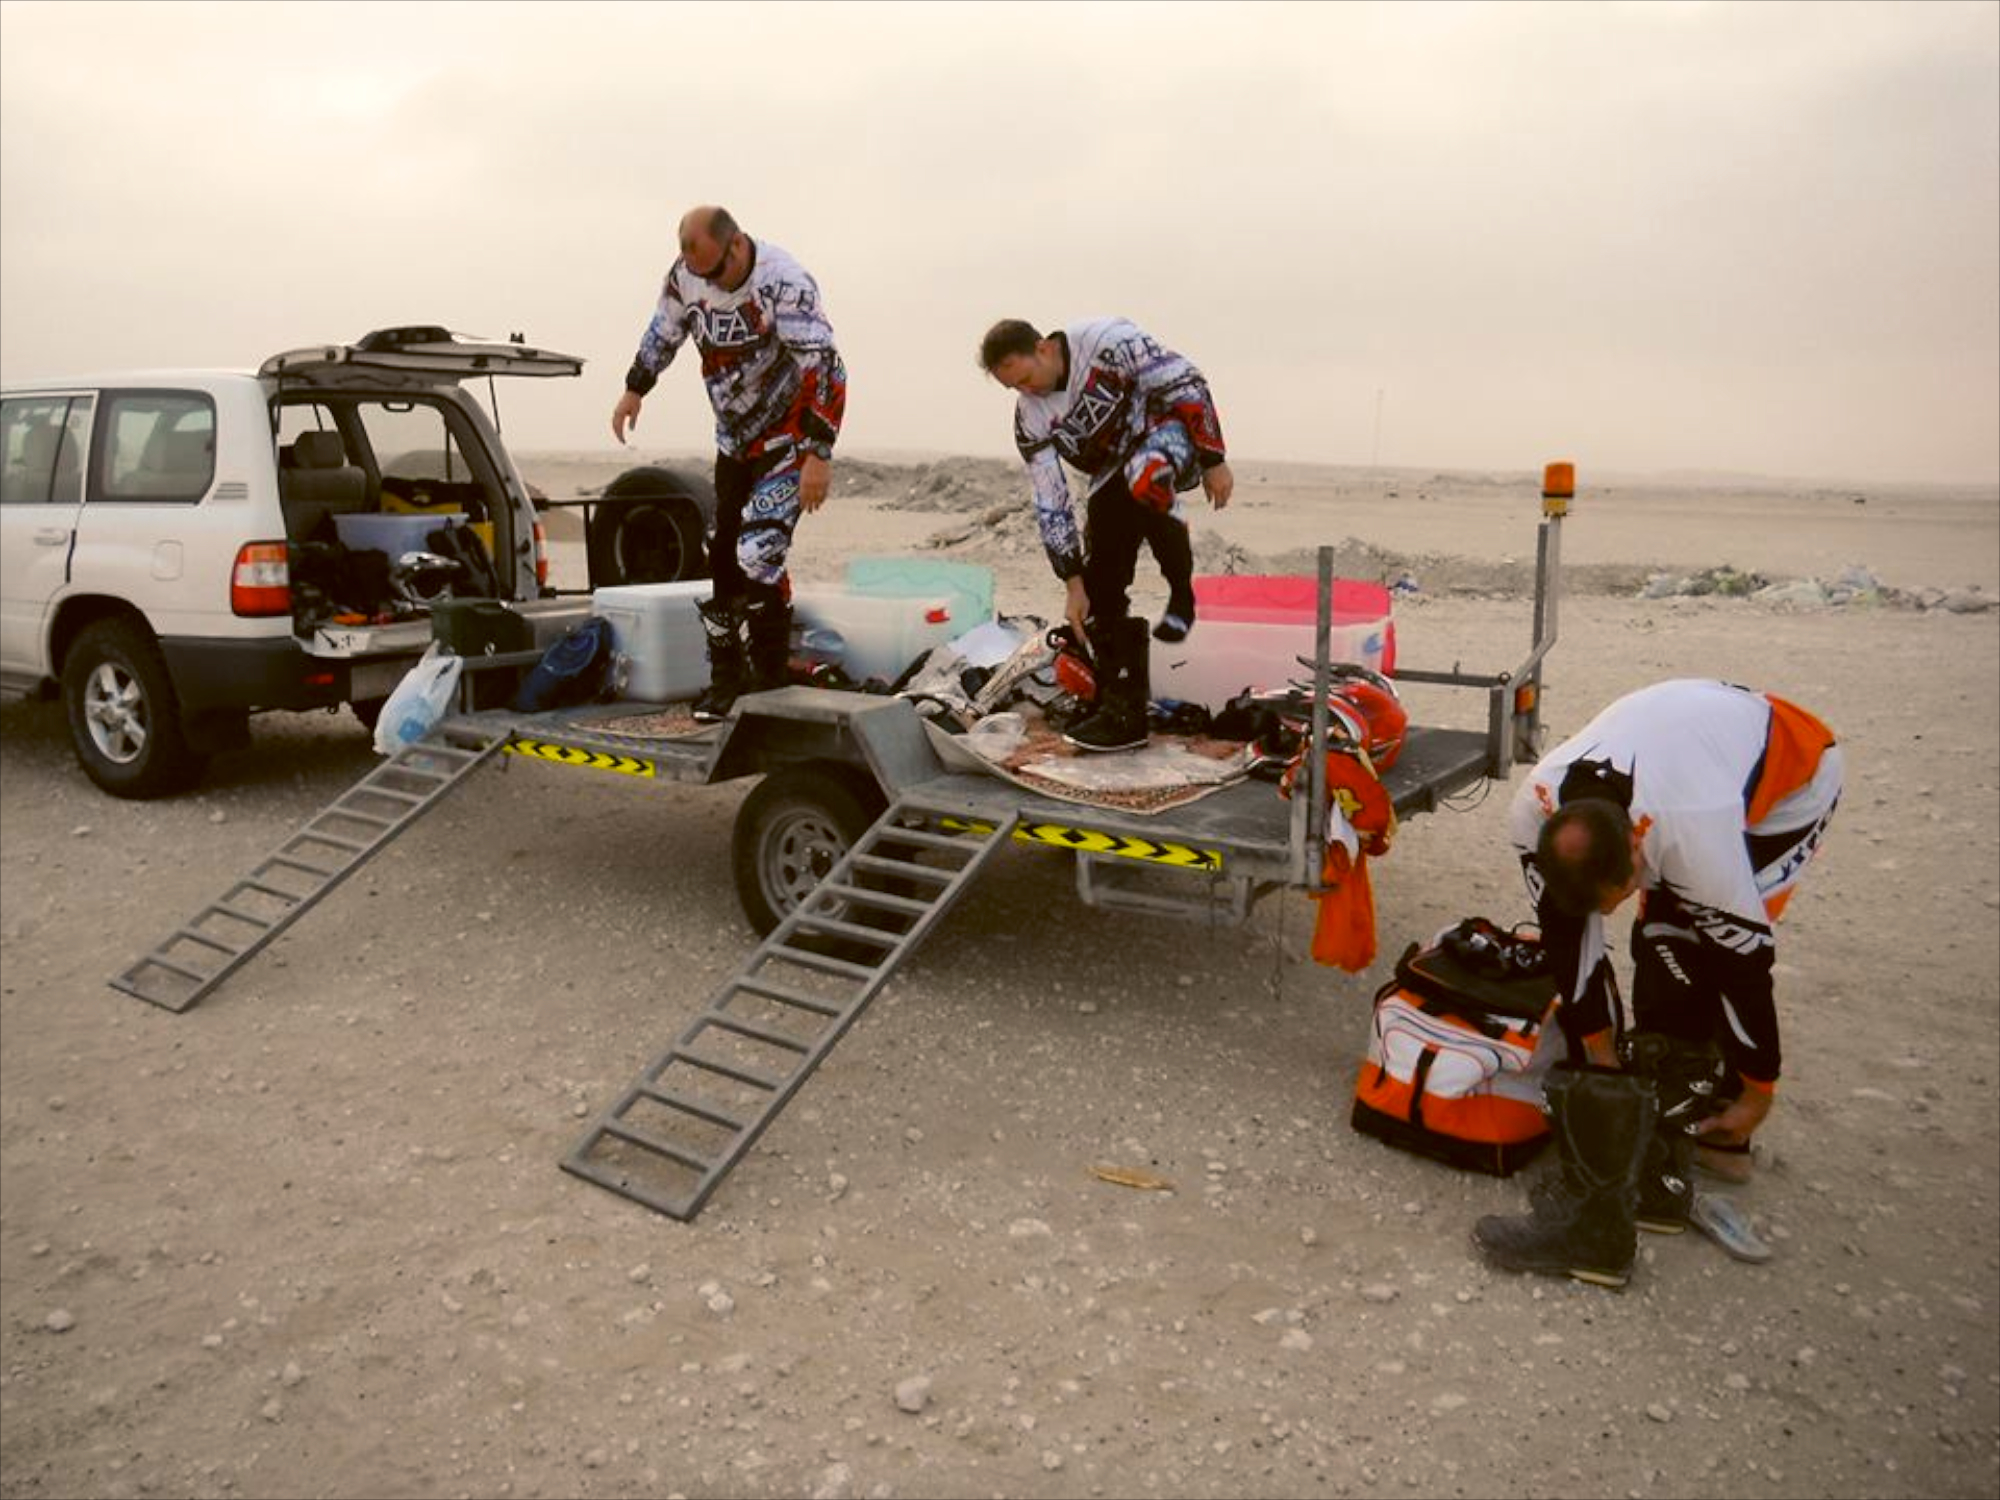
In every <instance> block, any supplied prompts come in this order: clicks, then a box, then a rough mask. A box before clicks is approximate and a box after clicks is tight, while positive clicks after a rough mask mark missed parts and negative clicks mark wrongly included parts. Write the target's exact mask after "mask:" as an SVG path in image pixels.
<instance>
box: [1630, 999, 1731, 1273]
mask: <svg viewBox="0 0 2000 1500" xmlns="http://www.w3.org/2000/svg"><path fill="white" fill-rule="evenodd" d="M1625 1047H1626V1060H1625V1066H1626V1067H1627V1068H1628V1069H1630V1070H1631V1071H1632V1072H1633V1073H1635V1074H1637V1075H1638V1076H1639V1077H1641V1078H1646V1079H1649V1080H1651V1082H1652V1085H1653V1097H1654V1100H1655V1101H1656V1103H1657V1105H1658V1110H1659V1115H1658V1120H1657V1122H1656V1124H1655V1125H1654V1127H1653V1136H1652V1139H1651V1140H1650V1141H1648V1142H1647V1145H1646V1160H1645V1162H1644V1164H1643V1165H1642V1166H1641V1167H1640V1169H1639V1208H1638V1216H1637V1218H1638V1225H1639V1227H1640V1228H1641V1229H1645V1230H1650V1231H1651V1232H1652V1233H1654V1234H1679V1233H1681V1232H1682V1231H1683V1230H1685V1229H1686V1228H1687V1227H1688V1214H1689V1212H1690V1211H1691V1210H1692V1209H1693V1207H1694V1146H1695V1142H1694V1137H1693V1136H1691V1135H1689V1134H1688V1131H1689V1130H1690V1129H1691V1128H1692V1127H1693V1126H1694V1124H1695V1122H1696V1121H1697V1120H1700V1119H1702V1118H1704V1117H1705V1116H1706V1115H1707V1114H1708V1113H1709V1112H1710V1111H1711V1109H1712V1108H1713V1107H1714V1104H1715V1085H1716V1062H1717V1059H1716V1055H1715V1053H1714V1052H1713V1051H1711V1050H1710V1049H1708V1048H1706V1047H1698V1046H1694V1045H1692V1044H1691V1043H1688V1042H1684V1041H1681V1040H1680V1039H1679V1038H1677V1037H1671V1036H1664V1035H1662V1034H1661V1033H1659V1032H1657V1031H1637V1032H1634V1033H1633V1034H1632V1035H1631V1036H1630V1037H1628V1038H1627V1039H1626V1044H1625Z"/></svg>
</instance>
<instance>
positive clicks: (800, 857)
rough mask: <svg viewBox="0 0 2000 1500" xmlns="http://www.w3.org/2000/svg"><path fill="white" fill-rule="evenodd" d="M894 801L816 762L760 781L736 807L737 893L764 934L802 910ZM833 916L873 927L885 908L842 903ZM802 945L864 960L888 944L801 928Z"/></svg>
mask: <svg viewBox="0 0 2000 1500" xmlns="http://www.w3.org/2000/svg"><path fill="white" fill-rule="evenodd" d="M887 805H888V803H887V802H886V801H885V800H884V799H883V797H882V795H881V793H880V792H878V791H877V790H876V789H875V787H874V786H873V785H872V784H865V785H864V784H863V782H862V780H861V778H859V777H847V776H843V775H841V774H840V773H838V772H833V771H827V770H823V769H819V768H815V767H811V766H791V767H787V768H786V769H784V770H780V771H773V772H772V773H771V774H770V775H768V776H766V777H765V778H764V779H763V781H761V782H759V783H758V785H757V787H756V788H755V790H753V791H752V792H751V793H750V795H749V796H748V797H745V798H744V799H743V806H742V807H741V808H740V809H738V811H737V814H736V831H735V837H734V839H733V841H732V844H731V848H730V863H731V866H732V867H733V871H734V874H735V877H736V899H737V900H738V901H739V902H741V903H742V906H743V915H744V916H746V917H748V918H749V919H750V925H751V927H752V928H754V929H755V930H756V932H757V935H758V936H759V937H766V936H768V935H769V934H770V932H771V930H772V929H773V928H774V927H776V926H777V925H778V924H779V923H780V922H782V921H783V920H784V919H785V918H786V917H788V916H790V915H791V914H792V913H793V912H794V911H796V910H797V909H798V907H799V904H800V903H801V902H803V901H804V900H805V898H806V897H807V896H809V895H810V894H811V893H812V890H813V888H814V887H815V886H817V885H818V884H819V883H820V881H821V880H823V879H825V877H826V875H827V873H828V872H829V871H830V870H832V869H833V867H834V866H835V865H837V864H839V863H840V861H841V859H842V858H843V857H844V856H845V855H846V853H847V851H848V850H849V849H852V848H853V847H854V846H855V844H856V843H858V842H859V841H860V839H861V835H862V834H864V833H866V832H867V831H868V828H869V825H870V824H872V823H873V822H874V821H875V820H876V818H878V817H880V816H881V814H882V809H883V808H884V807H886V806H887ZM858 883H860V884H864V885H865V884H868V883H869V882H866V881H863V882H858ZM829 915H831V916H835V917H838V918H840V919H841V920H843V921H849V922H854V923H855V924H856V925H858V926H873V925H877V924H876V923H875V922H874V921H871V920H870V918H872V917H875V916H877V915H879V914H878V913H873V912H843V911H842V910H840V909H839V908H835V909H833V910H832V911H831V912H829ZM798 946H799V947H801V948H809V949H811V950H812V951H813V952H816V953H824V954H828V955H831V956H836V957H848V958H860V959H863V960H867V959H872V958H875V957H878V956H879V955H880V954H881V953H882V952H883V951H884V950H883V949H882V948H881V946H880V945H877V944H870V943H867V942H864V941H861V940H859V939H840V938H829V937H823V936H814V937H811V938H807V937H805V936H803V935H802V936H801V938H800V940H799V942H798Z"/></svg>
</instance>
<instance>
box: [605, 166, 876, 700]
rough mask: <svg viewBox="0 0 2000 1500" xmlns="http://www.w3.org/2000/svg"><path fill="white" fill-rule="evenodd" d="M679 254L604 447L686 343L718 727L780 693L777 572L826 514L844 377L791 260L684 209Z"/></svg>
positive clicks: (786, 637)
mask: <svg viewBox="0 0 2000 1500" xmlns="http://www.w3.org/2000/svg"><path fill="white" fill-rule="evenodd" d="M680 252H681V253H680V256H679V257H678V258H677V259H676V260H675V261H674V263H673V266H672V267H671V268H670V269H669V270H668V272H667V277H666V282H665V284H664V285H663V286H662V287H661V289H660V301H659V305H658V306H657V307H656V308H655V309H654V311H653V317H652V320H651V321H650V322H649V323H647V325H646V332H645V334H644V336H643V337H642V338H641V339H640V340H639V352H638V354H637V355H636V356H635V357H634V358H633V360H632V368H631V369H630V370H628V371H627V372H626V375H625V392H624V394H623V395H621V396H620V397H619V398H618V404H617V405H616V406H614V407H613V408H612V410H611V434H612V436H613V437H615V438H617V439H618V441H619V442H621V443H622V442H624V441H625V435H626V433H627V432H628V431H630V430H632V429H633V428H634V427H636V426H637V424H638V421H639V408H640V406H641V405H642V403H643V402H644V401H645V398H646V395H647V393H648V392H649V391H651V390H652V389H653V386H654V384H655V383H656V382H657V381H658V380H659V378H660V372H661V371H662V370H664V369H666V367H667V366H668V365H670V364H672V363H673V359H674V355H675V354H676V353H678V352H679V350H680V347H681V345H682V344H683V343H684V342H686V341H687V340H688V339H690V338H692V339H693V340H694V345H695V348H696V349H698V350H700V351H701V376H702V381H703V383H704V384H706V385H707V387H708V399H709V404H710V405H711V406H713V407H714V408H715V542H714V545H713V547H712V548H711V552H710V564H711V571H712V572H713V574H714V578H715V592H714V595H713V596H712V597H711V598H710V599H709V601H708V602H707V603H706V604H703V605H701V606H700V610H701V618H702V630H703V632H704V634H705V635H706V637H707V642H708V664H709V685H708V689H707V691H706V692H704V693H703V694H702V695H701V696H700V697H699V698H698V699H696V700H695V706H694V716H695V717H696V718H697V719H700V720H702V721H704V722H710V723H712V722H714V721H716V720H719V719H724V718H727V717H728V715H729V710H730V708H731V706H732V705H733V704H734V703H735V701H736V699H737V697H738V696H740V695H741V694H743V693H745V692H754V691H757V690H759V689H762V688H768V687H779V686H782V685H783V683H784V682H785V680H786V676H787V673H786V667H787V662H788V660H789V657H790V654H791V629H792V602H791V601H792V587H791V578H790V576H789V575H788V573H787V572H786V568H785V564H786V559H787V558H788V557H789V555H790V553H791V546H792V534H793V531H794V530H795V529H796V527H797V525H798V521H799V517H800V515H801V513H804V514H808V515H809V514H811V513H812V512H814V511H816V510H818V509H819V508H820V506H821V505H823V504H824V503H825V501H826V494H827V485H828V483H829V482H830V480H831V478H832V472H833V471H832V460H833V444H834V441H835V439H837V438H838V437H839V436H840V423H841V418H842V416H843V415H844V414H845V412H846V408H847V369H846V366H844V365H843V364H842V363H841V359H840V352H839V350H837V349H836V348H835V347H834V342H833V326H832V325H831V324H830V323H829V322H828V321H827V318H826V310H825V308H824V307H823V306H822V305H821V301H820V294H819V286H818V283H816V282H815V281H814V280H813V279H812V277H811V276H810V275H808V274H807V272H806V270H805V268H804V267H803V266H801V265H800V264H799V263H798V262H797V261H796V260H794V259H792V257H791V256H790V255H789V254H788V253H787V252H785V251H784V250H781V249H779V248H778V247H777V246H776V245H773V244H771V243H769V242H768V241H765V240H758V239H753V238H751V236H749V235H747V234H745V233H744V232H743V230H742V229H741V228H740V227H738V225H737V223H736V220H735V218H734V216H733V215H731V214H730V212H729V210H728V209H726V208H719V207H716V206H714V205H712V204H704V205H702V206H701V207H699V208H693V209H690V210H688V212H687V213H686V214H685V215H684V216H683V217H682V219H681V222H680ZM746 648H747V650H746Z"/></svg>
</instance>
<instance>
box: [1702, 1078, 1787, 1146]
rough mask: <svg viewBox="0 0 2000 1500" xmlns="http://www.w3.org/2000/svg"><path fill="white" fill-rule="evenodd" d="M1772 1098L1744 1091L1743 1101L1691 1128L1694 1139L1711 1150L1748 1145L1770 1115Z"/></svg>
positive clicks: (1748, 1089)
mask: <svg viewBox="0 0 2000 1500" xmlns="http://www.w3.org/2000/svg"><path fill="white" fill-rule="evenodd" d="M1771 1099H1772V1096H1771V1095H1769V1094H1767V1093H1765V1092H1764V1091H1763V1090H1762V1089H1750V1088H1746V1089H1745V1090H1744V1091H1743V1097H1742V1098H1740V1099H1737V1100H1735V1101H1733V1102H1732V1103H1731V1104H1730V1106H1729V1108H1727V1109H1725V1110H1722V1111H1720V1112H1719V1113H1716V1114H1712V1115H1710V1116H1709V1117H1708V1118H1707V1119H1705V1120H1703V1121H1701V1122H1700V1123H1699V1124H1698V1125H1696V1126H1695V1128H1694V1133H1695V1138H1696V1139H1697V1140H1700V1141H1706V1142H1707V1143H1708V1144H1710V1145H1713V1146H1741V1145H1745V1144H1747V1143H1748V1142H1749V1140H1750V1137H1751V1136H1752V1135H1754V1134H1756V1132H1757V1127H1758V1126H1759V1125H1762V1124H1763V1123H1764V1117H1765V1116H1766V1115H1768V1114H1770V1112H1771Z"/></svg>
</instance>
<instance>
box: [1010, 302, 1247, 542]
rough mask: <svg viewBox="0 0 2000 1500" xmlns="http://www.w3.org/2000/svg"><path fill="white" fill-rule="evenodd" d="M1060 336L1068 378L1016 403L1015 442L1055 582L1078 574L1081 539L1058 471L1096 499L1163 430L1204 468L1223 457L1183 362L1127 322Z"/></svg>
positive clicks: (1198, 377) (1211, 412)
mask: <svg viewBox="0 0 2000 1500" xmlns="http://www.w3.org/2000/svg"><path fill="white" fill-rule="evenodd" d="M1058 337H1059V338H1060V339H1062V340H1063V341H1064V344H1065V347H1066V349H1067V352H1068V356H1069V374H1068V378H1067V379H1066V380H1065V381H1064V382H1063V384H1062V385H1061V386H1059V387H1058V388H1057V389H1055V390H1053V391H1050V392H1049V393H1048V395H1046V396H1035V395H1022V396H1021V397H1020V399H1019V400H1018V401H1017V402H1016V403H1015V406H1014V443H1015V446H1016V447H1018V448H1019V449H1020V451H1021V458H1022V460H1023V462H1025V463H1026V464H1027V466H1028V473H1029V476H1030V479H1031V480H1032V482H1033V484H1034V490H1035V520H1036V524H1037V525H1038V526H1039V527H1040V529H1041V534H1042V548H1043V550H1044V551H1046V552H1047V553H1048V555H1049V565H1050V566H1051V567H1053V568H1054V569H1055V571H1056V576H1057V577H1058V578H1064V579H1068V578H1074V577H1076V576H1077V575H1079V574H1080V573H1082V572H1083V536H1082V532H1081V530H1080V528H1079V527H1078V525H1077V518H1076V510H1075V508H1074V506H1072V505H1071V503H1070V495H1069V481H1068V479H1067V478H1066V477H1065V475H1064V474H1063V465H1064V464H1065V463H1067V464H1069V465H1070V466H1071V467H1072V468H1074V469H1076V470H1078V471H1079V472H1081V473H1083V474H1084V475H1086V476H1088V479H1089V488H1090V489H1091V490H1095V489H1096V488H1097V487H1098V486H1099V485H1101V484H1103V483H1104V482H1105V481H1106V480H1108V479H1109V478H1110V477H1111V476H1112V475H1113V474H1114V473H1116V472H1117V470H1118V468H1119V466H1120V465H1121V464H1122V463H1124V461H1125V460H1126V459H1127V458H1128V457H1130V456H1131V454H1132V453H1133V452H1134V451H1135V450H1136V449H1137V448H1138V447H1139V445H1140V443H1141V442H1142V441H1143V439H1144V438H1145V436H1146V434H1147V432H1148V431H1149V430H1151V429H1152V428H1153V427H1155V426H1157V425H1159V424H1160V423H1162V422H1179V423H1180V424H1181V425H1182V426H1183V427H1185V428H1186V429H1187V434H1188V437H1189V438H1190V439H1192V441H1193V444H1194V450H1195V457H1196V460H1197V462H1198V463H1199V464H1200V466H1201V467H1202V468H1210V467H1212V466H1214V465H1215V464H1218V463H1221V462H1222V461H1223V459H1224V458H1225V457H1226V450H1225V449H1224V447H1223V443H1222V423H1221V421H1220V419H1219V418H1218V417H1217V416H1216V414H1215V401H1214V399H1213V397H1211V396H1210V394H1209V390H1208V382H1207V380H1205V379H1204V378H1203V377H1202V373H1201V371H1200V370H1198V369H1196V368H1195V366H1194V363H1193V362H1192V361H1191V360H1189V359H1188V358H1187V357H1186V356H1185V355H1181V354H1176V353H1174V352H1173V350H1171V349H1169V348H1167V347H1166V346H1165V345H1163V344H1161V343H1160V341H1159V340H1158V339H1156V338H1154V337H1153V336H1152V335H1151V334H1149V333H1146V332H1144V331H1143V330H1142V329H1140V328H1138V327H1136V326H1135V325H1133V324H1132V323H1130V322H1127V321H1126V320H1125V319H1124V318H1097V319H1094V320H1092V321H1090V322H1085V323H1075V324H1072V325H1070V326H1069V327H1068V328H1065V329H1064V330H1063V331H1062V332H1061V333H1060V334H1059V335H1058Z"/></svg>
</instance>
